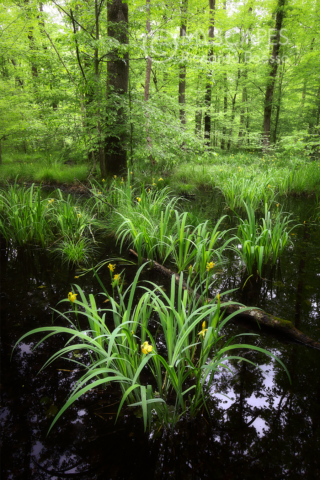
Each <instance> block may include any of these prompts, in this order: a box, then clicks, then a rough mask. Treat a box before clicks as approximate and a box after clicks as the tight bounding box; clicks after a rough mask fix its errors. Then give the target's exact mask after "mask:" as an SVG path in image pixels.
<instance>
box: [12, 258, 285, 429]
mask: <svg viewBox="0 0 320 480" xmlns="http://www.w3.org/2000/svg"><path fill="white" fill-rule="evenodd" d="M142 268H143V266H142V267H140V268H139V270H138V272H137V274H136V276H135V279H134V281H133V283H132V285H130V286H129V287H128V288H127V290H126V291H125V292H124V293H122V291H121V289H120V288H119V287H117V289H118V290H117V295H116V296H114V295H112V296H111V295H109V294H108V292H107V290H106V289H105V288H104V287H103V289H104V293H103V294H102V295H103V296H104V297H105V298H106V300H108V305H110V308H108V309H98V306H97V303H96V300H95V297H94V296H93V295H92V294H90V295H89V296H88V297H87V296H86V295H85V293H84V292H83V290H82V289H81V288H80V287H79V286H77V285H75V286H74V287H73V289H72V291H71V292H69V295H68V298H66V299H65V300H62V302H67V303H69V304H70V307H71V309H70V310H69V311H68V312H65V313H61V312H59V311H57V310H55V311H56V312H57V313H58V314H59V316H60V317H62V318H64V320H65V321H67V322H68V323H69V324H70V327H62V326H58V325H53V326H50V327H41V328H36V329H34V330H32V331H31V332H28V333H26V334H25V335H23V336H22V337H21V338H20V339H19V340H18V342H17V343H16V345H15V347H16V346H17V344H18V343H19V342H21V341H22V340H24V339H25V338H26V337H28V336H30V335H33V334H35V333H44V334H45V337H44V338H43V339H42V340H41V341H40V342H39V343H38V344H37V346H39V345H41V344H42V343H43V341H44V340H47V339H48V338H49V337H51V336H52V335H55V334H61V333H63V334H65V335H68V336H69V337H70V340H72V342H70V340H68V341H67V343H66V345H65V346H64V347H63V348H61V349H60V350H59V351H58V352H56V353H55V354H54V355H53V356H52V357H51V358H49V359H48V360H47V361H46V363H45V364H44V365H43V367H42V369H43V368H45V367H47V366H49V365H50V364H51V363H52V362H53V361H54V360H56V359H58V358H60V357H64V358H65V356H66V355H68V354H69V353H71V352H73V351H75V350H80V351H82V352H84V353H87V357H86V358H88V359H89V364H87V363H81V362H80V361H77V363H78V364H80V365H81V367H82V368H84V369H85V370H86V372H85V373H84V374H83V375H82V377H81V378H80V379H79V380H78V381H77V382H76V384H75V385H74V387H73V389H72V391H71V393H70V396H69V398H68V399H67V401H66V403H65V405H64V406H63V407H62V408H61V410H60V411H59V412H58V414H57V415H56V417H55V419H54V420H53V422H52V424H51V427H50V429H49V431H50V430H51V428H52V427H53V426H54V424H55V423H56V422H57V420H58V419H59V418H60V417H61V415H63V413H64V412H65V411H66V409H67V408H68V407H69V406H70V405H72V404H73V403H74V402H75V401H76V400H77V399H78V398H79V397H80V396H82V395H84V394H85V393H86V392H88V391H89V390H91V389H94V388H96V387H99V386H100V387H106V386H107V385H109V384H111V383H112V384H114V385H118V386H119V388H120V392H119V394H120V395H121V401H120V405H119V408H118V414H117V418H118V416H119V413H120V411H121V409H122V407H123V406H124V404H125V403H126V404H127V405H128V406H129V407H138V408H140V409H141V410H142V416H143V422H144V428H145V429H146V428H147V426H148V427H149V429H152V428H153V427H156V428H159V426H161V425H165V426H167V427H169V426H171V428H172V429H173V428H174V426H175V424H176V423H177V421H178V420H179V418H180V417H181V416H182V415H184V414H185V413H186V412H189V413H190V414H191V415H196V414H197V413H198V412H199V410H200V409H201V408H202V407H206V402H207V401H208V399H209V398H210V396H211V394H210V387H211V386H212V383H213V382H214V375H215V372H216V371H217V370H218V369H219V368H220V367H225V368H228V365H227V362H228V360H231V359H232V360H238V361H244V362H248V363H251V364H252V362H251V361H250V360H248V359H247V358H245V357H241V356H239V354H238V350H239V349H250V350H255V351H259V352H263V353H265V354H266V355H269V356H271V357H273V358H275V359H276V360H277V361H278V362H279V363H280V364H281V365H282V367H283V368H284V369H285V371H286V372H287V374H288V371H287V369H286V367H285V366H284V364H283V363H282V362H281V360H279V359H278V358H276V357H275V356H274V355H273V354H271V353H270V352H268V351H266V350H265V349H262V348H260V347H258V346H256V345H250V344H245V343H244V344H242V343H240V342H239V341H237V343H235V344H232V341H233V340H234V338H235V337H234V338H233V339H229V340H228V341H227V342H226V343H225V344H224V345H223V344H222V337H223V335H222V329H223V327H224V325H225V324H226V323H227V322H228V321H229V320H230V319H231V318H232V317H233V316H234V314H232V315H229V316H228V317H227V318H224V319H223V309H224V307H226V306H227V305H228V304H229V303H230V302H229V303H221V296H222V295H219V294H218V295H217V297H216V298H215V299H214V300H213V301H212V302H210V303H209V304H204V305H202V306H201V304H200V302H201V299H200V300H197V295H196V293H197V292H194V293H193V294H191V293H190V292H189V291H188V289H184V288H183V274H181V275H180V282H179V285H178V287H177V286H176V284H175V278H174V277H172V282H171V289H170V294H169V295H166V294H165V293H164V292H163V290H161V288H160V287H158V286H156V285H154V284H152V283H151V282H149V285H150V286H149V287H143V290H142V291H143V292H144V293H143V294H142V296H141V295H138V296H137V284H138V279H139V275H140V273H141V270H142ZM111 273H112V272H111ZM95 274H96V275H97V273H96V272H95ZM99 281H100V279H99ZM100 284H101V281H100ZM101 285H102V284H101ZM102 286H103V285H102ZM75 291H77V293H74V292H75ZM116 298H117V300H116ZM137 298H138V300H137V303H136V304H134V302H135V300H136V299H137ZM60 303H61V302H60ZM80 315H81V316H82V317H84V318H85V319H86V320H87V322H88V327H89V328H88V329H86V330H81V328H80V322H79V317H80ZM106 315H108V316H110V315H112V317H113V322H114V326H113V328H112V329H110V328H109V326H108V324H107V323H106ZM155 322H157V323H158V324H159V325H158V328H157V329H156V331H155V334H152V333H151V329H153V330H154V323H155ZM242 336H244V335H242ZM247 336H252V334H247ZM159 340H160V342H159ZM163 343H164V344H165V349H163V347H162V345H163ZM15 347H14V348H15ZM73 361H75V360H73ZM146 370H147V371H148V372H149V373H151V374H152V376H151V379H149V380H143V379H145V378H146V376H145V375H142V373H143V372H146ZM288 376H289V374H288ZM289 378H290V377H289Z"/></svg>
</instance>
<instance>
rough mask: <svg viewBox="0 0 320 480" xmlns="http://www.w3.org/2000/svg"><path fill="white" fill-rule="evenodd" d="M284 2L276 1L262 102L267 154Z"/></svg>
mask: <svg viewBox="0 0 320 480" xmlns="http://www.w3.org/2000/svg"><path fill="white" fill-rule="evenodd" d="M285 3H286V0H278V5H277V15H276V23H275V30H276V33H275V37H276V38H275V41H274V43H273V49H272V55H271V58H270V60H269V65H270V72H269V77H268V80H267V89H266V95H265V101H264V118H263V151H264V152H267V151H268V150H269V147H270V129H271V115H272V103H273V96H274V87H275V82H276V76H277V70H278V59H279V51H280V33H281V28H282V23H283V19H284V7H285Z"/></svg>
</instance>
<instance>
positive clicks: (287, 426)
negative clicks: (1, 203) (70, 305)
mask: <svg viewBox="0 0 320 480" xmlns="http://www.w3.org/2000/svg"><path fill="white" fill-rule="evenodd" d="M317 235H318V234H317V231H316V230H313V229H312V228H311V229H310V230H309V233H308V237H305V236H304V231H303V230H301V231H300V233H299V232H298V235H297V236H296V237H294V243H295V248H294V250H293V251H289V252H288V253H287V254H286V255H284V257H283V258H282V259H281V262H280V263H279V264H278V265H277V266H276V267H275V268H274V269H273V270H270V271H266V277H265V278H266V279H267V280H264V281H259V282H256V285H253V288H252V289H251V290H250V292H249V291H247V292H244V293H243V296H242V298H243V299H245V300H246V302H247V300H248V297H247V298H245V295H248V294H249V295H251V299H250V298H249V300H251V301H252V302H253V301H256V303H257V304H258V305H261V306H263V307H264V308H265V309H266V310H267V311H269V312H271V313H275V314H277V315H278V316H282V317H284V318H287V319H294V318H296V319H297V318H298V321H299V322H300V323H299V325H300V328H301V330H304V331H306V333H309V334H310V336H313V337H317V336H318V338H319V336H320V335H319V334H320V330H319V328H320V321H319V310H320V309H319V306H320V287H319V282H320V276H319V274H318V273H317V269H318V267H319V264H320V250H319V249H320V246H319V243H318V240H317V239H318V236H317ZM306 241H307V242H308V249H307V248H306V245H305V244H304V243H303V242H306ZM310 245H312V247H311V246H310ZM310 249H311V252H312V255H309V254H308V251H310ZM293 252H294V253H293ZM231 255H233V254H231ZM318 257H319V258H318ZM317 258H318V260H317ZM301 259H302V260H301ZM234 260H235V261H234V263H233V264H231V266H230V268H229V270H228V272H227V274H225V273H224V272H223V273H222V274H221V273H220V274H219V275H217V276H216V285H215V287H214V288H216V289H218V290H220V291H224V290H228V289H232V288H237V287H239V285H241V273H239V268H238V264H237V262H238V260H237V259H236V258H235V257H234ZM301 262H304V263H301ZM58 270H60V271H58ZM134 272H135V270H134V268H131V267H128V270H127V272H126V278H127V281H128V282H130V279H131V278H132V277H133V275H134ZM105 275H106V276H105V281H106V283H107V282H108V281H109V280H108V279H109V272H105ZM144 278H145V279H147V278H148V279H150V280H151V281H154V282H155V283H158V284H161V285H164V286H165V287H166V288H168V282H167V283H166V280H165V279H163V278H161V277H159V276H157V274H155V273H154V272H147V271H146V272H145V273H144ZM315 279H316V280H315ZM73 281H74V272H72V271H66V270H61V268H59V267H57V266H55V265H52V264H51V263H50V261H48V259H47V258H46V256H45V255H44V254H43V253H41V252H35V251H33V252H31V254H30V252H29V253H28V252H26V251H22V252H14V253H13V254H8V252H7V253H6V254H5V255H3V252H2V268H1V282H2V284H1V292H2V301H1V317H2V338H1V365H2V374H1V416H0V422H1V423H0V424H1V427H2V433H1V436H2V462H1V472H2V477H1V478H4V479H14V480H16V479H25V478H32V479H35V480H45V479H49V478H50V479H54V478H56V479H60V478H83V479H90V480H98V479H105V478H108V479H139V480H140V479H141V476H142V475H143V476H148V477H151V478H154V479H157V480H158V479H159V480H162V479H167V478H176V479H180V478H181V479H189V478H190V479H205V478H210V479H212V478H214V479H223V480H227V479H228V480H229V479H239V480H240V479H241V480H242V479H244V478H245V479H251V478H252V479H255V480H256V478H257V477H260V478H266V479H268V478H272V479H279V480H280V479H281V480H282V479H285V478H288V479H290V480H291V479H298V478H299V479H300V478H301V476H303V477H304V478H310V479H314V478H320V468H319V465H320V463H319V458H320V371H319V370H320V352H319V351H316V350H312V349H309V348H307V347H304V346H300V345H293V344H286V343H282V341H280V339H279V338H273V337H270V336H269V335H266V334H265V333H263V332H262V334H261V337H260V341H261V343H260V346H261V347H262V348H267V349H269V350H270V351H271V352H272V353H273V354H275V355H277V356H279V358H280V359H281V360H282V361H283V362H284V363H285V365H286V366H287V367H288V369H289V372H290V375H291V378H292V385H290V383H289V382H288V379H287V377H286V375H285V373H284V371H283V369H282V368H281V367H280V366H279V364H278V363H277V362H275V361H274V360H273V359H272V358H270V357H265V356H264V355H261V354H260V353H257V352H251V353H248V354H247V357H246V358H248V359H249V360H251V361H252V362H254V363H257V364H259V366H260V369H257V368H255V367H254V366H253V365H251V364H248V363H245V362H240V363H239V362H238V361H230V362H229V367H230V369H231V371H228V370H226V369H221V370H220V371H219V373H218V374H217V376H216V380H215V383H214V386H213V388H212V391H211V399H210V400H209V401H208V403H207V410H206V409H205V408H204V409H203V411H202V412H201V414H200V415H199V416H198V417H197V418H196V419H191V418H189V417H188V415H187V416H186V417H184V418H182V419H181V420H180V422H179V423H178V425H177V430H176V431H175V432H174V433H172V432H171V431H164V430H163V429H160V430H157V431H155V432H153V434H152V435H147V434H144V432H143V426H142V422H141V418H139V417H137V416H135V415H134V414H133V413H132V410H130V409H129V408H127V409H124V410H123V414H122V415H121V416H120V418H119V420H118V422H117V423H116V424H115V417H116V413H117V409H118V405H119V395H118V393H119V391H118V389H117V387H116V386H112V387H111V386H110V387H108V388H107V389H106V390H94V391H92V392H88V394H87V395H86V396H85V397H83V398H80V399H79V400H78V401H77V402H76V403H75V404H74V405H73V406H72V407H71V408H70V409H69V410H68V411H67V413H66V414H65V415H64V416H63V417H62V419H60V420H59V421H58V423H57V424H56V426H55V427H54V429H53V430H52V432H51V433H50V435H49V436H46V434H47V431H48V428H49V426H50V424H51V421H52V416H50V411H51V410H49V409H50V408H51V407H53V406H56V407H57V408H61V406H62V405H63V404H64V402H65V399H66V397H67V395H68V393H69V392H70V389H71V387H72V385H74V383H75V382H76V381H77V379H78V378H79V376H80V375H81V372H80V371H79V369H78V368H75V367H74V365H73V364H70V363H69V362H68V361H67V360H64V359H59V360H58V361H57V362H55V363H54V364H52V365H51V366H50V367H49V368H47V369H46V370H44V371H42V372H40V373H38V374H37V372H38V371H39V370H40V368H41V367H42V365H43V364H44V363H45V361H46V360H47V359H48V358H49V356H50V355H52V354H53V353H54V352H55V351H57V350H58V349H59V348H61V346H62V345H63V344H64V342H65V340H66V339H65V338H64V337H63V336H62V335H59V336H55V337H52V338H50V339H49V340H48V341H46V342H45V343H43V344H41V345H40V346H39V347H38V348H37V349H36V350H35V351H34V350H33V347H34V346H35V344H36V342H37V341H38V340H39V339H38V337H32V338H29V337H28V338H27V339H26V340H25V341H24V342H23V343H22V344H20V345H19V347H18V349H17V350H16V352H15V354H14V356H13V360H12V362H11V363H10V355H11V350H12V346H13V345H14V343H15V341H16V340H17V339H18V338H19V337H20V336H21V335H22V334H23V333H26V332H28V331H29V330H31V329H32V328H36V327H37V326H40V325H41V326H44V325H51V322H52V312H51V311H50V307H55V305H56V304H57V303H58V302H59V301H60V300H61V299H62V298H65V297H66V295H67V292H68V291H69V290H70V284H71V283H72V282H73ZM77 283H79V284H80V285H81V287H82V288H83V289H84V290H85V292H94V293H96V292H99V291H100V287H99V286H98V284H97V283H96V282H95V281H94V280H93V279H91V280H89V279H88V278H87V277H83V278H81V279H78V280H77ZM39 286H45V287H46V288H38V287H39ZM254 289H256V292H255V291H254ZM248 292H249V293H248ZM244 303H245V302H244ZM101 306H103V305H101ZM297 312H298V314H297ZM251 329H252V327H251V326H248V325H245V324H244V325H235V324H232V325H229V326H228V327H227V328H226V330H225V332H224V333H225V334H226V336H227V337H229V336H231V335H236V334H239V333H241V332H243V331H251ZM316 329H318V330H316ZM246 341H247V340H246ZM252 341H253V342H257V339H256V337H253V339H252ZM44 399H45V400H44ZM48 410H49V412H48Z"/></svg>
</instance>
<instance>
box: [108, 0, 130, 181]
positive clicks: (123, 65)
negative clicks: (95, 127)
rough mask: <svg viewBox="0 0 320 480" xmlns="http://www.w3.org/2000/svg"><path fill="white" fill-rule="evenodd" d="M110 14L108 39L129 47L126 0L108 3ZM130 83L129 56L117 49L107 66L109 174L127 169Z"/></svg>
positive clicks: (112, 53) (118, 173)
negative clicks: (126, 97)
mask: <svg viewBox="0 0 320 480" xmlns="http://www.w3.org/2000/svg"><path fill="white" fill-rule="evenodd" d="M107 12H108V36H109V37H112V38H114V39H115V40H117V41H118V42H119V43H120V44H122V45H128V43H129V37H128V5H127V4H126V3H122V0H112V1H109V2H108V6H107ZM128 82H129V53H124V54H123V55H122V58H120V56H119V55H118V50H117V49H113V50H112V51H111V53H110V54H109V58H108V66H107V102H108V106H107V129H108V131H107V135H106V140H105V171H106V173H107V174H108V175H121V174H123V173H124V172H125V171H126V169H127V155H126V149H125V137H126V119H125V115H124V108H123V102H124V98H123V96H124V95H125V94H127V92H128ZM119 97H120V101H119Z"/></svg>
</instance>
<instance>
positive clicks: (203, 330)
mask: <svg viewBox="0 0 320 480" xmlns="http://www.w3.org/2000/svg"><path fill="white" fill-rule="evenodd" d="M207 331H208V329H207V328H206V322H205V321H204V322H203V324H202V330H201V332H199V333H198V335H202V337H203V338H204V337H205V336H206V332H207Z"/></svg>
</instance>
